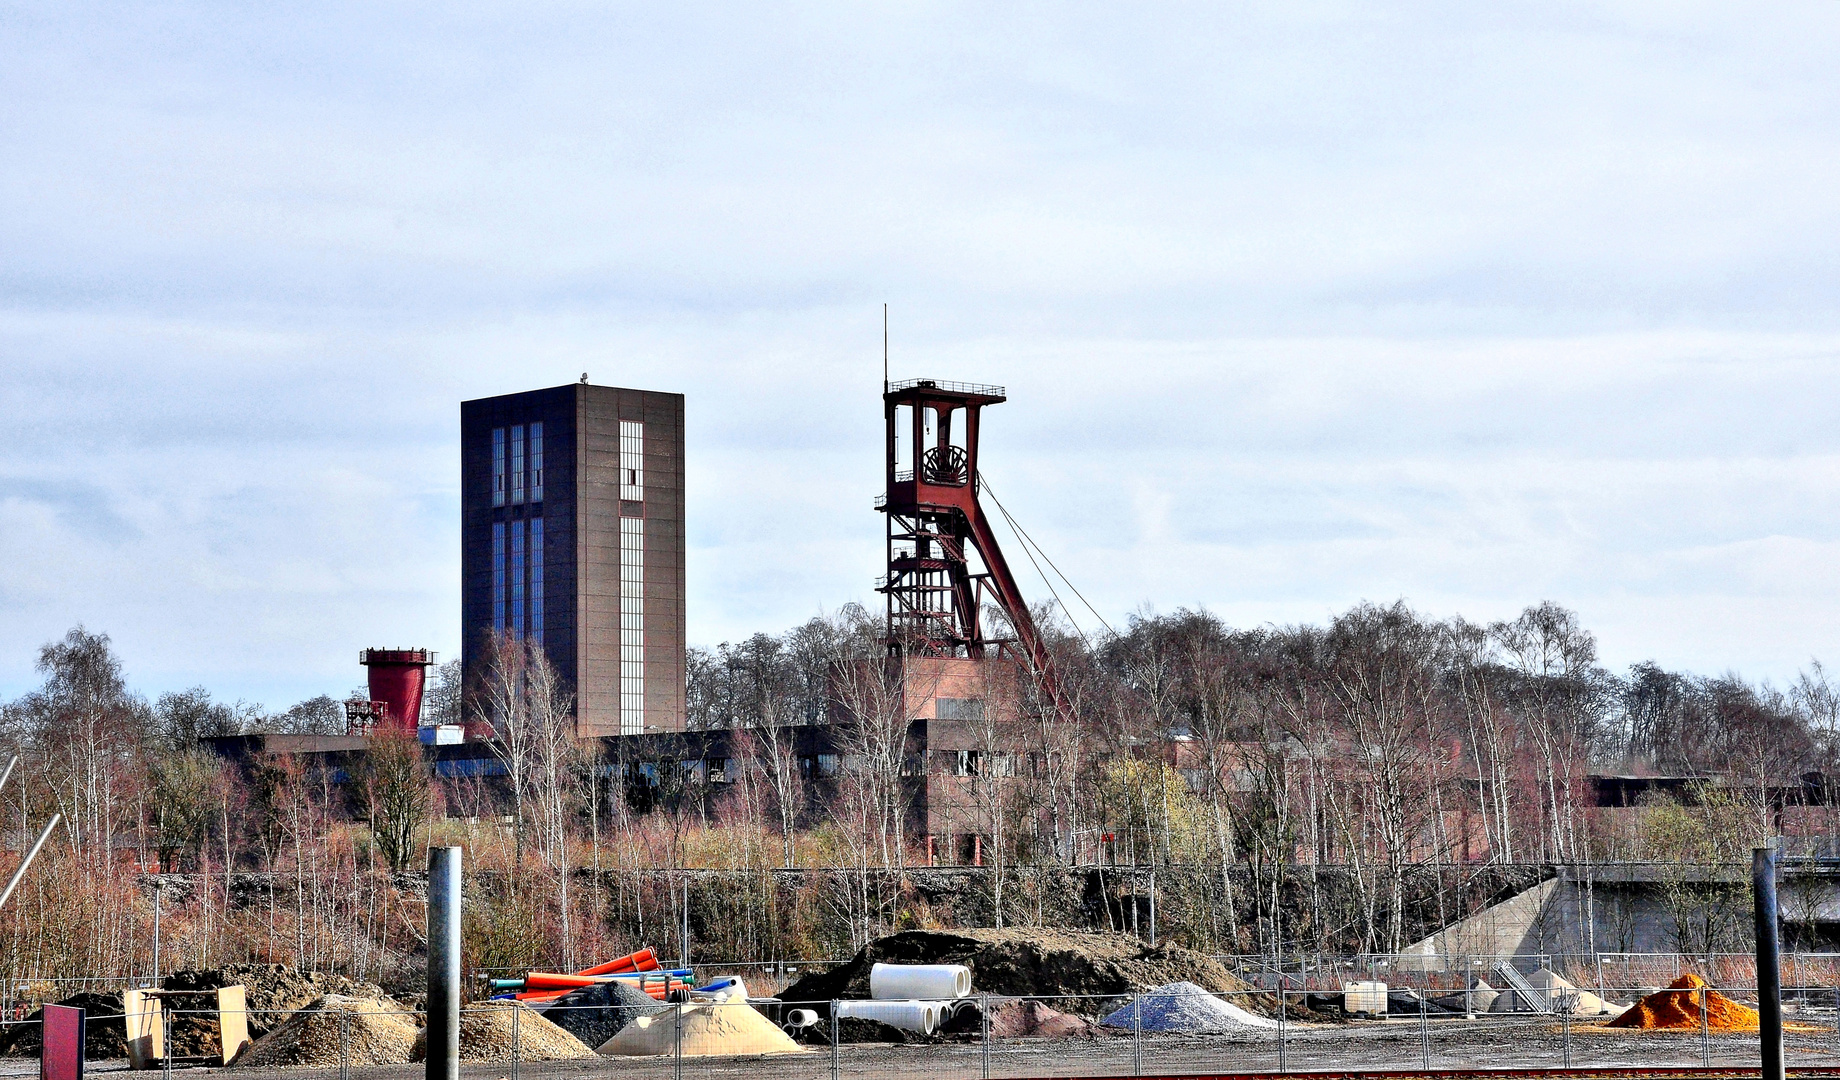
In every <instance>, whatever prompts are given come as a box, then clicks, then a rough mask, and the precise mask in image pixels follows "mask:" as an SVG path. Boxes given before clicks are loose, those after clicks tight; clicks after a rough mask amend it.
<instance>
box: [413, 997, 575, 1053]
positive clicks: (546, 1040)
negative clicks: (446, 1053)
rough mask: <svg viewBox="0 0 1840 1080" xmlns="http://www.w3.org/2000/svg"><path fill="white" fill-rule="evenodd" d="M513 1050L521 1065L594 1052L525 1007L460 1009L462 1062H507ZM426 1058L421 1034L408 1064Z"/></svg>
mask: <svg viewBox="0 0 1840 1080" xmlns="http://www.w3.org/2000/svg"><path fill="white" fill-rule="evenodd" d="M514 1016H515V1017H516V1020H515V1021H514V1020H513V1019H512V1018H513V1017H514ZM514 1029H515V1035H514ZM514 1046H515V1047H517V1051H518V1054H517V1056H518V1058H519V1059H520V1060H522V1061H576V1060H580V1059H582V1058H591V1057H593V1056H594V1051H593V1050H591V1049H589V1048H588V1047H587V1046H586V1045H585V1044H584V1043H583V1042H582V1041H581V1040H580V1039H577V1038H576V1037H575V1036H573V1035H570V1034H569V1033H568V1032H566V1031H564V1030H562V1029H561V1028H559V1027H557V1026H556V1025H554V1024H552V1023H550V1022H549V1021H548V1020H545V1019H544V1018H543V1016H542V1014H541V1013H539V1012H537V1011H536V1010H535V1009H532V1008H531V1007H529V1006H528V1005H520V1004H518V1003H516V1002H512V1001H481V1002H477V1003H475V1004H472V1005H467V1006H465V1007H464V1008H462V1009H461V1011H460V1060H461V1061H510V1060H511V1048H512V1047H514ZM427 1057H428V1033H427V1031H426V1030H424V1031H422V1032H420V1033H418V1034H416V1035H415V1036H414V1045H413V1046H412V1047H411V1048H410V1051H409V1060H411V1061H423V1060H426V1059H427Z"/></svg>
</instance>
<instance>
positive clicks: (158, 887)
mask: <svg viewBox="0 0 1840 1080" xmlns="http://www.w3.org/2000/svg"><path fill="white" fill-rule="evenodd" d="M161 869H162V870H164V869H165V867H161ZM165 898H166V882H165V880H164V875H163V874H162V875H161V876H159V877H155V878H154V879H153V985H155V986H158V985H160V907H161V903H160V902H161V901H162V900H164V899H165Z"/></svg>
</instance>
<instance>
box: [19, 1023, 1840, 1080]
mask: <svg viewBox="0 0 1840 1080" xmlns="http://www.w3.org/2000/svg"><path fill="white" fill-rule="evenodd" d="M1284 1035H1285V1037H1284V1046H1283V1057H1282V1061H1281V1060H1280V1049H1279V1040H1278V1038H1277V1033H1276V1032H1273V1031H1256V1032H1247V1033H1244V1034H1235V1035H1218V1036H1200V1037H1189V1036H1177V1035H1154V1034H1146V1035H1144V1036H1143V1037H1142V1038H1141V1040H1138V1039H1133V1038H1132V1036H1131V1035H1130V1033H1128V1032H1125V1033H1121V1034H1115V1035H1107V1036H1104V1037H1102V1038H1099V1039H1087V1040H1015V1041H1008V1042H996V1043H993V1044H992V1045H991V1046H990V1048H989V1050H988V1052H986V1050H985V1048H984V1047H982V1046H981V1045H979V1044H977V1043H975V1042H973V1043H944V1044H919V1045H900V1046H880V1045H876V1046H844V1047H842V1048H840V1049H839V1051H838V1053H837V1056H836V1076H837V1078H838V1080H882V1078H887V1080H908V1078H912V1080H922V1078H924V1080H981V1078H982V1077H984V1076H990V1077H998V1078H1005V1077H1016V1078H1027V1077H1068V1076H1076V1077H1077V1076H1130V1075H1134V1074H1141V1075H1157V1074H1165V1075H1167V1074H1180V1073H1226V1072H1275V1071H1278V1070H1279V1069H1280V1067H1283V1068H1285V1069H1287V1070H1288V1071H1291V1072H1310V1071H1337V1072H1345V1071H1347V1070H1351V1069H1371V1070H1376V1071H1378V1070H1416V1069H1422V1068H1424V1067H1425V1066H1426V1064H1427V1060H1428V1061H1429V1065H1430V1067H1431V1068H1433V1069H1452V1070H1462V1069H1489V1068H1497V1069H1499V1068H1560V1067H1563V1066H1565V1065H1567V1064H1568V1063H1569V1064H1570V1065H1571V1066H1573V1067H1578V1068H1612V1069H1614V1068H1630V1067H1643V1066H1647V1067H1654V1066H1686V1067H1697V1066H1699V1065H1700V1064H1701V1062H1702V1060H1703V1059H1704V1060H1709V1061H1710V1062H1711V1064H1713V1065H1715V1066H1727V1067H1737V1068H1745V1067H1749V1068H1752V1069H1754V1068H1756V1066H1757V1037H1756V1036H1755V1035H1714V1036H1712V1037H1711V1038H1710V1039H1709V1040H1708V1041H1707V1043H1706V1044H1705V1045H1704V1047H1702V1044H1701V1040H1700V1038H1699V1036H1698V1035H1697V1034H1693V1035H1666V1034H1655V1033H1647V1032H1633V1031H1622V1030H1619V1029H1614V1028H1603V1027H1600V1026H1597V1025H1574V1026H1572V1028H1571V1029H1570V1031H1569V1033H1568V1032H1567V1030H1566V1029H1565V1028H1564V1027H1563V1026H1562V1025H1561V1024H1559V1023H1557V1022H1555V1021H1554V1020H1552V1019H1551V1018H1546V1017H1541V1018H1497V1019H1490V1020H1479V1021H1476V1022H1468V1021H1461V1020H1443V1021H1433V1022H1431V1023H1429V1024H1427V1025H1425V1026H1424V1027H1423V1028H1422V1029H1421V1027H1420V1025H1419V1024H1418V1023H1417V1022H1416V1021H1412V1020H1395V1021H1390V1022H1386V1023H1361V1024H1349V1025H1340V1026H1334V1027H1302V1026H1298V1025H1291V1026H1290V1027H1289V1028H1288V1029H1287V1030H1286V1031H1285V1033H1284ZM1785 1046H1786V1056H1787V1063H1788V1065H1789V1067H1790V1068H1796V1067H1798V1066H1808V1067H1815V1066H1825V1067H1840V1036H1837V1035H1835V1034H1834V1033H1833V1032H1831V1031H1828V1030H1823V1031H1821V1032H1819V1033H1791V1034H1790V1035H1788V1036H1787V1037H1786V1040H1785ZM1427 1050H1428V1051H1429V1057H1428V1058H1427ZM1568 1054H1569V1061H1568ZM1702 1055H1704V1058H1702ZM125 1067H126V1063H124V1062H91V1063H90V1066H89V1071H90V1072H114V1071H121V1070H123V1069H125ZM678 1068H679V1066H678V1063H677V1062H674V1061H673V1060H671V1059H670V1058H608V1059H601V1060H595V1061H585V1062H577V1061H570V1062H524V1063H518V1064H515V1065H514V1064H513V1063H510V1062H504V1063H500V1064H495V1065H463V1066H461V1070H460V1071H461V1077H462V1080H588V1078H589V1077H592V1076H602V1075H609V1074H617V1075H619V1076H621V1077H631V1078H633V1080H678V1077H679V1076H680V1075H681V1077H682V1078H683V1080H831V1077H832V1058H831V1052H830V1051H829V1049H827V1048H818V1049H815V1050H813V1051H812V1052H810V1053H806V1054H799V1055H786V1056H778V1057H767V1058H743V1059H735V1058H686V1059H684V1060H683V1062H682V1063H681V1070H682V1071H681V1074H680V1073H679V1072H678ZM182 1071H184V1072H185V1073H186V1074H188V1075H191V1076H196V1075H198V1074H199V1073H200V1072H207V1071H210V1072H214V1071H217V1070H200V1069H187V1070H182ZM230 1071H232V1072H234V1073H235V1074H236V1077H237V1080H242V1078H245V1077H246V1078H248V1080H302V1078H303V1077H304V1076H314V1077H320V1078H323V1080H418V1078H420V1077H421V1076H422V1075H423V1067H422V1066H420V1065H393V1066H373V1067H363V1068H353V1069H351V1070H350V1072H349V1075H348V1077H346V1078H340V1076H339V1072H338V1070H336V1069H324V1070H307V1069H294V1070H267V1069H262V1070H258V1069H235V1070H230ZM36 1072H37V1062H36V1061H34V1060H31V1059H23V1060H21V1059H11V1060H6V1061H4V1062H0V1077H11V1076H28V1075H32V1074H35V1073H36ZM226 1080H228V1078H226Z"/></svg>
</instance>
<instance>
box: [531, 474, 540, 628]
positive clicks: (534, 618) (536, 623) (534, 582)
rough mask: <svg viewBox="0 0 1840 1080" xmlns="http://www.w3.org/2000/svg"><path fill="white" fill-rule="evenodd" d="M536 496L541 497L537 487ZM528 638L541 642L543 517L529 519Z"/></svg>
mask: <svg viewBox="0 0 1840 1080" xmlns="http://www.w3.org/2000/svg"><path fill="white" fill-rule="evenodd" d="M535 497H536V498H539V499H540V498H542V497H543V495H542V489H541V488H539V489H537V494H536V496H535ZM530 640H532V641H534V642H536V643H537V644H538V645H541V644H543V519H542V518H531V519H530Z"/></svg>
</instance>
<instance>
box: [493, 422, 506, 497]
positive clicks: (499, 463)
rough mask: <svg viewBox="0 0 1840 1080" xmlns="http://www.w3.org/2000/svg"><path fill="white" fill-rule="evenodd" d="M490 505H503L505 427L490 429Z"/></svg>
mask: <svg viewBox="0 0 1840 1080" xmlns="http://www.w3.org/2000/svg"><path fill="white" fill-rule="evenodd" d="M492 505H493V506H503V505H505V429H504V428H502V427H500V428H493V429H492Z"/></svg>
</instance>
